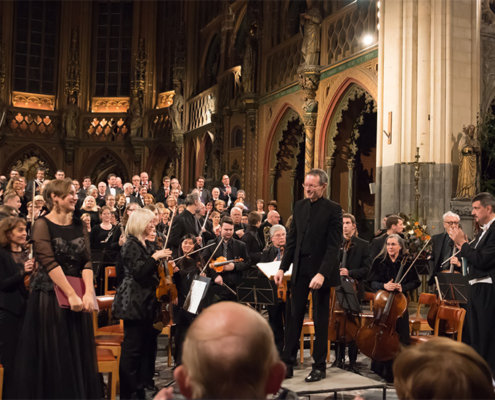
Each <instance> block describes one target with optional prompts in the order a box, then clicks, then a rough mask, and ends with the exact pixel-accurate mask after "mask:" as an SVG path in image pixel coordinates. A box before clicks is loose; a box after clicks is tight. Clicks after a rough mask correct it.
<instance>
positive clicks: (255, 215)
mask: <svg viewBox="0 0 495 400" xmlns="http://www.w3.org/2000/svg"><path fill="white" fill-rule="evenodd" d="M234 208H235V207H234ZM247 219H248V224H249V226H252V227H255V228H259V227H260V225H261V214H260V213H259V212H256V211H251V212H250V213H249V215H248V216H247Z"/></svg>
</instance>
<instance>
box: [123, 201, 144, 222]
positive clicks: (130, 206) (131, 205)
mask: <svg viewBox="0 0 495 400" xmlns="http://www.w3.org/2000/svg"><path fill="white" fill-rule="evenodd" d="M138 208H140V207H139V204H137V203H128V204H127V205H126V206H125V212H124V215H122V221H120V222H121V223H122V225H124V226H126V224H127V221H129V217H130V216H131V215H132V213H133V212H134V211H136V210H137V209H138Z"/></svg>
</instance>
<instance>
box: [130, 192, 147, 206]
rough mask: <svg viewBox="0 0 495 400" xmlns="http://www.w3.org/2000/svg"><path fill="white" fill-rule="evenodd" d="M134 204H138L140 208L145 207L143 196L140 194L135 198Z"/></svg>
mask: <svg viewBox="0 0 495 400" xmlns="http://www.w3.org/2000/svg"><path fill="white" fill-rule="evenodd" d="M131 203H133V201H132V195H131ZM134 203H138V204H139V207H141V208H142V207H144V199H141V195H140V194H138V195H137V196H134Z"/></svg>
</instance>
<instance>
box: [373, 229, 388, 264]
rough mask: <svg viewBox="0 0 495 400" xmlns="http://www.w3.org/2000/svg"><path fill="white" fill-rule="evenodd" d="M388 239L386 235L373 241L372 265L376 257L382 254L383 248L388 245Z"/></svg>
mask: <svg viewBox="0 0 495 400" xmlns="http://www.w3.org/2000/svg"><path fill="white" fill-rule="evenodd" d="M387 238H388V235H387V233H385V234H384V235H382V236H378V237H376V238H374V239H373V240H372V241H371V244H370V256H371V263H373V261H374V260H375V258H376V256H377V255H378V254H380V251H382V249H383V246H385V243H387Z"/></svg>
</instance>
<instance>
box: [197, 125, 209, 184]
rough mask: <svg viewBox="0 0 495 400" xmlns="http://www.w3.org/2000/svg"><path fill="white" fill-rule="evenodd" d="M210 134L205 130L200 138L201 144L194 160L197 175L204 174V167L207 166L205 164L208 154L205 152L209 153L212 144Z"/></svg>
mask: <svg viewBox="0 0 495 400" xmlns="http://www.w3.org/2000/svg"><path fill="white" fill-rule="evenodd" d="M212 136H213V135H212V134H211V133H210V132H208V131H206V132H205V134H204V135H203V139H201V144H200V146H199V151H198V159H197V161H196V175H197V176H204V175H206V174H205V172H204V171H205V168H207V167H208V166H207V165H206V162H207V159H208V156H207V154H209V153H210V151H211V149H212V146H213V140H212Z"/></svg>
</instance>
